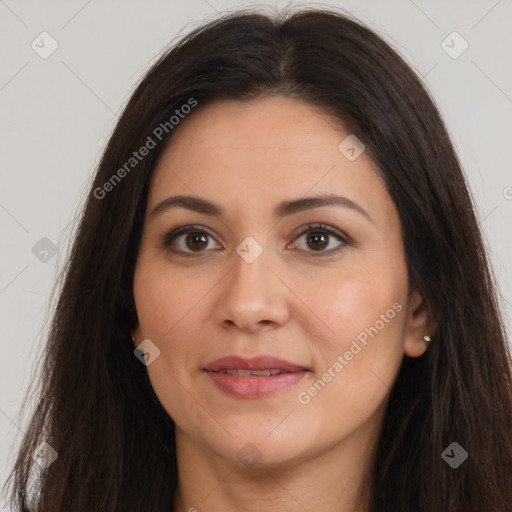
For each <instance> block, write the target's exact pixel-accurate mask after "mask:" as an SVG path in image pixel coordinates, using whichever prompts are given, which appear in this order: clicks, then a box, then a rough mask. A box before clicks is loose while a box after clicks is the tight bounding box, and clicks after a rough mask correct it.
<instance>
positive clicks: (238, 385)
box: [203, 356, 310, 398]
mask: <svg viewBox="0 0 512 512" xmlns="http://www.w3.org/2000/svg"><path fill="white" fill-rule="evenodd" d="M203 370H204V371H205V372H206V373H207V375H208V376H209V377H210V379H211V381H212V382H213V383H214V384H215V385H216V386H217V388H218V389H219V390H220V391H222V392H223V393H225V394H227V395H230V396H234V397H238V398H259V397H264V396H268V395H273V394H276V393H278V392H279V391H282V390H284V389H287V388H290V387H291V386H293V385H295V384H296V383H298V382H299V381H300V380H301V379H303V378H304V377H305V376H306V374H307V373H308V372H309V371H310V370H309V369H308V368H306V367H304V366H301V365H297V364H294V363H291V362H289V361H286V360H284V359H281V358H277V357H274V356H258V357H253V358H243V357H240V356H228V357H224V358H221V359H217V360H215V361H213V362H211V363H210V364H208V365H207V366H206V367H205V368H203Z"/></svg>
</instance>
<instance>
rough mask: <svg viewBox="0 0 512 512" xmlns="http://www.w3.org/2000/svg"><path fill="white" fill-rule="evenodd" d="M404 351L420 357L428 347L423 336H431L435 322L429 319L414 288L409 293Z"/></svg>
mask: <svg viewBox="0 0 512 512" xmlns="http://www.w3.org/2000/svg"><path fill="white" fill-rule="evenodd" d="M406 322H407V323H406V327H405V342H404V353H405V355H406V356H409V357H420V356H422V355H423V354H424V353H425V351H426V350H427V348H428V343H429V342H428V341H425V340H424V339H423V337H424V336H429V337H432V336H433V335H434V334H435V330H436V328H437V322H433V321H431V320H429V316H428V311H427V308H426V305H425V302H424V300H423V298H422V296H421V295H420V294H419V293H418V292H417V291H416V290H415V291H413V292H412V293H411V295H410V298H409V304H408V308H407V320H406Z"/></svg>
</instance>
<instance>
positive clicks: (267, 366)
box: [205, 356, 307, 376]
mask: <svg viewBox="0 0 512 512" xmlns="http://www.w3.org/2000/svg"><path fill="white" fill-rule="evenodd" d="M205 370H206V371H209V372H225V371H226V370H245V371H246V372H247V371H250V372H251V373H252V372H258V371H267V370H270V371H275V370H278V371H279V373H293V372H298V371H301V370H307V368H306V367H304V366H299V365H296V364H293V363H290V362H289V361H286V360H285V359H281V358H279V357H274V356H257V357H252V358H244V357H240V356H228V357H223V358H221V359H216V360H215V361H212V362H211V363H209V364H208V365H206V367H205ZM240 376H242V375H240ZM243 376H247V375H245V374H244V375H243Z"/></svg>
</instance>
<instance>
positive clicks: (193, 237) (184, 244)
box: [161, 226, 220, 255]
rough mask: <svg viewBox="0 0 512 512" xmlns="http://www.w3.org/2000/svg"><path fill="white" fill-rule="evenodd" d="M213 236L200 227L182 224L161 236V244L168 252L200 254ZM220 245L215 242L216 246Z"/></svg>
mask: <svg viewBox="0 0 512 512" xmlns="http://www.w3.org/2000/svg"><path fill="white" fill-rule="evenodd" d="M213 240H214V239H213V237H212V236H211V235H210V234H209V233H207V232H206V231H204V230H202V229H198V228H196V227H194V226H184V227H181V228H178V229H176V230H174V231H171V232H170V233H167V234H165V235H164V236H163V237H162V240H161V245H162V247H163V248H165V249H167V250H169V251H170V252H173V253H177V254H185V255H191V254H194V253H195V254H201V253H203V252H206V251H205V249H207V248H208V244H210V241H213ZM219 247H220V246H219V245H218V244H217V247H216V248H219Z"/></svg>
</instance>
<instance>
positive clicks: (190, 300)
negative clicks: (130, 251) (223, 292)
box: [134, 260, 214, 343]
mask: <svg viewBox="0 0 512 512" xmlns="http://www.w3.org/2000/svg"><path fill="white" fill-rule="evenodd" d="M209 281H211V279H209V278H208V277H207V276H204V277H203V278H201V279H198V278H197V276H196V277H194V276H193V275H192V274H190V273H189V272H187V270H180V271H179V272H176V271H171V270H170V269H169V268H167V269H166V268H159V267H158V266H157V265H154V264H153V265H152V266H151V265H150V264H145V262H144V260H142V261H141V262H140V265H139V266H138V267H137V268H136V271H135V276H134V294H135V304H136V308H137V314H138V317H139V323H140V327H141V330H142V335H143V336H145V337H147V338H150V339H151V338H152V337H153V338H154V339H155V340H160V341H161V342H163V343H167V341H168V340H171V339H175V338H176V333H178V332H179V331H180V330H182V329H184V326H185V327H188V328H190V326H191V324H192V325H197V319H195V320H194V316H196V315H197V313H198V311H200V310H201V300H202V299H203V298H204V297H205V295H206V294H207V293H208V290H209V289H210V288H211V287H212V286H213V284H214V283H213V281H212V283H210V282H209Z"/></svg>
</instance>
